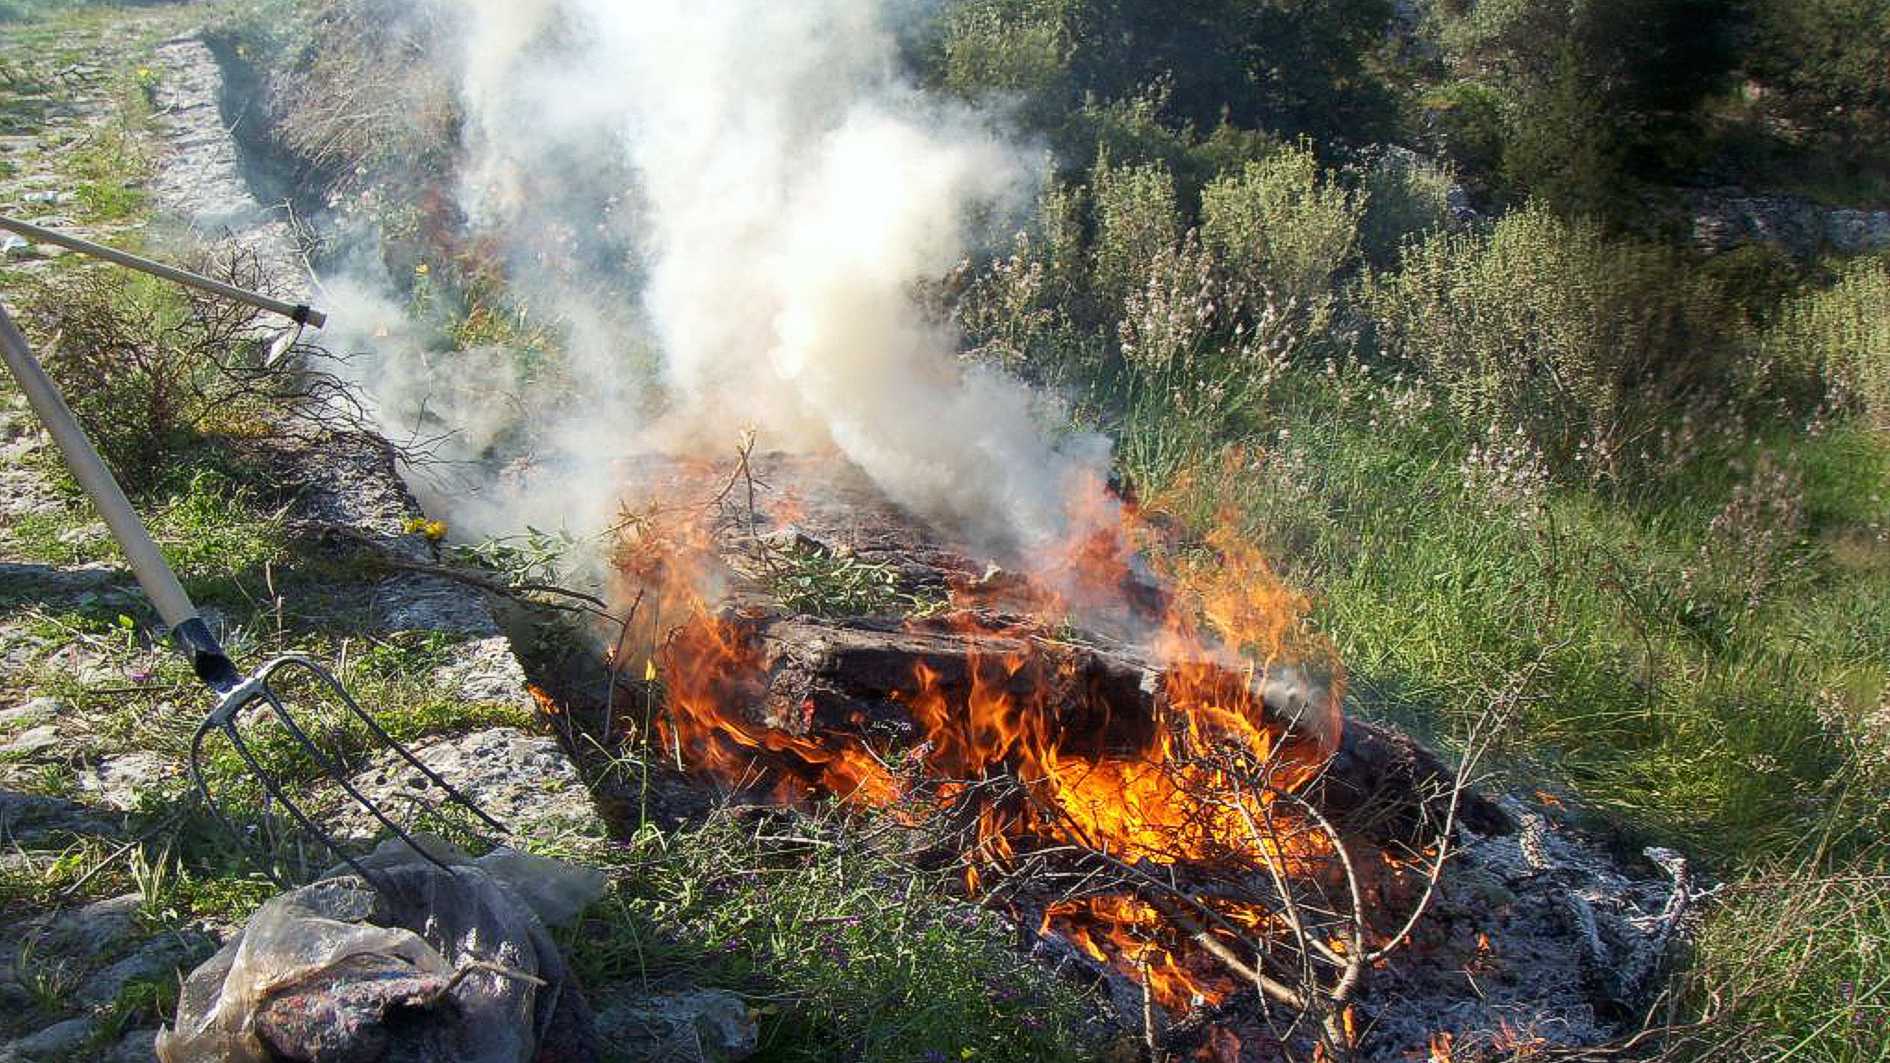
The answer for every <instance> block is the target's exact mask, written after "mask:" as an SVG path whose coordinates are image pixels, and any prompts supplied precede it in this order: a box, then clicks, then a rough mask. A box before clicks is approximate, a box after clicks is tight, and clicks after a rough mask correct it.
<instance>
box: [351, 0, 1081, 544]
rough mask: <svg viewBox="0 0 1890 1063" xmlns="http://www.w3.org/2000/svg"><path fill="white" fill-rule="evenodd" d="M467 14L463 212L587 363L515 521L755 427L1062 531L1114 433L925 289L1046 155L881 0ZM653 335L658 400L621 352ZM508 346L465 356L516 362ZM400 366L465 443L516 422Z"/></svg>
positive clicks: (1010, 537)
mask: <svg viewBox="0 0 1890 1063" xmlns="http://www.w3.org/2000/svg"><path fill="white" fill-rule="evenodd" d="M460 10H461V11H462V12H463V13H464V15H463V18H462V20H461V25H460V27H459V29H460V32H461V33H462V34H463V36H462V37H461V39H459V40H458V41H457V42H456V44H457V48H456V55H457V57H458V61H459V67H458V71H457V75H458V76H457V84H458V88H459V93H460V102H461V105H462V110H463V112H464V115H465V121H464V134H463V138H464V143H463V145H462V147H463V149H464V155H465V158H464V161H463V166H462V173H463V175H464V180H463V184H462V189H461V192H460V198H461V202H462V206H463V208H464V210H465V212H466V214H467V216H468V218H469V219H470V221H471V224H472V225H473V227H474V229H475V231H479V232H483V233H488V234H494V235H496V236H498V237H499V238H500V239H501V240H502V241H503V243H504V244H505V252H506V256H507V260H508V265H509V268H510V275H511V281H512V283H513V284H514V286H515V287H516V289H517V290H518V291H519V292H520V293H522V296H523V297H524V298H525V299H526V300H527V301H529V302H532V303H533V304H534V305H535V306H538V307H545V308H550V309H551V310H552V311H554V312H555V313H556V314H557V315H558V316H559V317H560V318H561V319H562V320H564V321H565V322H567V323H568V325H569V331H570V335H569V336H568V338H567V345H568V347H569V348H570V356H571V358H572V365H573V367H574V370H575V372H576V374H577V375H578V377H579V380H578V384H579V387H578V388H577V390H576V393H575V394H574V395H571V396H568V397H567V399H566V400H565V401H561V402H560V403H559V405H558V407H557V408H556V409H552V410H540V411H537V413H536V414H534V415H533V416H531V417H530V418H529V420H530V421H531V422H532V424H531V428H530V429H529V432H530V434H531V436H532V439H531V445H532V448H533V449H534V451H535V452H536V453H537V456H538V457H539V458H541V459H548V460H545V461H543V463H542V467H543V468H547V469H555V470H558V471H559V475H557V476H555V477H553V478H552V480H553V481H555V482H543V481H540V482H538V487H539V488H540V490H537V491H527V492H525V496H526V497H523V498H520V497H517V496H516V495H515V496H511V497H509V498H508V500H507V502H506V506H505V511H506V515H507V516H508V517H509V518H510V519H513V520H522V519H523V518H527V517H535V518H536V519H538V520H540V521H541V522H545V521H546V517H547V516H548V515H549V514H550V513H558V514H559V515H561V516H562V517H564V518H565V519H567V520H569V519H572V518H573V517H575V518H576V519H578V520H579V521H582V520H584V518H585V517H586V516H587V515H586V514H583V513H573V512H572V511H571V510H570V508H569V507H570V505H571V503H572V502H573V500H574V499H576V498H577V497H578V496H579V495H580V494H585V495H587V497H589V498H591V499H593V500H601V502H603V503H605V504H608V503H609V502H612V501H614V495H615V490H614V485H613V484H612V483H611V482H610V473H609V465H608V459H610V458H613V457H618V456H621V455H623V454H626V453H630V452H634V451H635V450H637V449H639V448H644V449H647V448H649V447H651V446H653V445H656V444H655V442H654V441H655V440H658V439H661V440H662V441H663V445H666V446H670V447H672V448H673V447H687V448H695V449H699V450H701V451H703V452H707V453H726V452H727V449H728V447H729V446H730V445H732V444H733V442H734V440H735V438H736V436H737V434H738V432H739V431H740V430H741V429H742V428H743V427H747V426H752V427H754V428H755V429H757V430H758V433H759V438H760V441H761V444H762V446H763V447H764V448H779V449H790V450H804V451H822V450H832V451H837V452H838V453H839V454H841V455H844V456H845V457H846V458H847V459H849V460H851V461H852V462H854V463H855V464H857V465H858V466H859V467H860V468H861V469H863V470H864V471H865V472H866V473H867V474H868V475H869V476H871V477H872V478H873V480H874V481H875V482H877V483H878V484H879V485H880V486H881V488H882V489H883V490H885V491H886V493H887V494H888V495H889V496H890V497H891V498H893V499H894V500H895V501H897V502H899V503H901V504H903V505H905V506H907V507H909V508H911V509H913V510H915V511H916V512H919V513H921V514H923V515H925V516H927V517H930V518H933V519H935V520H939V521H942V522H945V523H947V524H948V525H950V526H952V527H954V528H955V529H956V530H958V531H959V532H960V533H962V534H964V535H965V536H966V537H967V538H968V539H970V540H972V541H973V542H975V543H977V544H979V545H983V546H986V547H989V548H992V549H994V550H997V551H1000V552H1005V553H1014V552H1019V551H1027V550H1029V549H1030V548H1032V547H1034V546H1036V545H1038V544H1040V543H1041V542H1042V541H1043V540H1044V539H1046V538H1047V537H1051V536H1056V535H1059V534H1061V531H1062V529H1061V525H1062V523H1063V522H1064V502H1065V499H1066V498H1068V497H1069V496H1070V495H1071V492H1072V486H1073V484H1074V483H1076V482H1077V481H1078V479H1079V478H1093V477H1094V475H1095V472H1096V471H1097V470H1098V469H1100V467H1101V465H1102V462H1103V459H1104V458H1105V454H1104V451H1105V446H1104V444H1103V443H1102V442H1101V441H1100V440H1098V439H1093V438H1089V439H1078V440H1074V441H1069V442H1065V443H1064V444H1062V445H1060V446H1058V445H1053V444H1052V443H1051V442H1049V440H1048V439H1047V437H1046V435H1045V434H1044V432H1043V431H1042V430H1041V428H1040V427H1039V425H1038V424H1037V422H1036V421H1035V419H1034V418H1033V416H1032V402H1033V399H1032V396H1031V394H1030V393H1029V392H1028V391H1027V389H1025V388H1024V387H1022V386H1021V385H1019V384H1017V383H1016V382H1014V381H1011V380H1008V379H1005V378H1001V377H999V376H997V375H995V374H992V373H990V372H987V371H984V370H980V369H975V368H968V367H966V366H965V365H964V364H962V363H961V362H959V361H958V360H956V358H955V356H954V349H955V341H954V337H953V336H952V335H950V334H949V333H948V332H946V331H945V330H944V329H942V328H941V327H940V326H939V325H938V324H937V323H936V322H935V321H933V320H932V319H931V318H930V317H929V316H928V315H927V314H925V313H924V312H922V311H921V309H920V308H919V307H918V305H917V304H916V302H915V300H914V297H913V292H914V288H915V285H917V284H918V283H920V282H923V281H925V280H928V279H936V278H938V277H939V276H941V275H942V274H944V273H945V272H946V271H948V270H949V269H950V268H951V267H952V266H953V265H954V264H955V263H956V262H958V261H959V260H960V259H961V258H962V257H963V256H964V254H965V253H966V250H967V247H968V245H969V243H970V242H971V241H972V240H973V239H975V237H976V236H977V235H978V232H979V229H980V227H981V226H982V227H983V228H984V229H985V230H986V231H987V233H988V230H989V228H990V226H991V224H992V222H991V219H1000V220H1001V219H1004V218H1006V217H1008V216H1012V214H1013V212H1015V211H1016V210H1017V209H1019V208H1020V206H1021V205H1022V204H1023V203H1024V202H1025V201H1026V199H1027V198H1028V196H1029V194H1030V193H1031V192H1032V191H1033V190H1034V189H1035V187H1036V181H1037V174H1036V172H1035V171H1036V166H1035V165H1034V162H1033V158H1034V157H1033V153H1031V152H1030V151H1028V150H1026V149H1024V148H1023V147H1021V146H1019V145H1017V144H1015V143H1010V142H1007V141H1006V140H1005V139H1003V138H1002V137H1001V136H1000V135H998V134H996V133H995V132H993V126H992V124H991V123H990V122H989V121H987V120H985V119H984V118H983V117H981V116H980V115H978V114H975V113H972V112H971V111H969V110H968V109H966V108H964V107H962V106H959V105H955V104H950V103H947V102H944V101H941V100H938V99H936V98H931V97H928V96H926V95H924V94H922V93H921V92H919V91H918V90H917V89H916V88H915V87H914V86H912V85H911V84H910V83H909V82H908V81H906V80H905V79H904V78H903V77H902V75H901V72H900V69H899V55H898V44H897V41H896V39H895V37H894V33H893V31H894V29H895V27H894V26H893V25H892V24H891V16H890V13H889V9H888V8H887V6H886V5H885V4H884V3H881V2H877V0H792V2H782V0H693V2H680V0H661V2H651V3H637V4H628V3H623V2H621V0H469V2H467V3H466V4H464V6H463V7H462V8H461V9H460ZM382 331H386V330H385V329H383V330H382ZM382 338H383V340H385V339H386V337H382ZM646 348H653V349H654V351H655V352H656V354H657V356H658V358H659V359H660V364H661V373H662V375H663V378H664V382H665V384H666V388H665V390H666V392H667V394H668V397H669V404H668V407H667V410H666V412H665V414H664V416H663V417H662V418H661V420H660V422H653V421H652V420H651V419H650V418H648V417H647V416H645V414H644V411H645V410H647V408H648V404H647V402H646V399H647V396H644V395H642V394H639V393H638V392H637V389H638V384H637V381H638V380H639V377H638V375H637V374H636V373H634V372H631V371H630V370H629V369H628V368H627V364H626V363H627V362H628V360H629V359H630V357H631V356H632V355H631V352H633V351H636V350H640V349H646ZM499 360H500V359H481V360H476V361H473V362H466V361H455V362H453V363H452V364H453V366H454V371H455V372H462V373H463V372H465V371H467V369H468V368H472V369H473V370H474V371H475V372H478V373H485V372H492V373H496V374H498V376H499V377H500V378H501V379H502V378H503V377H504V375H505V373H506V370H504V369H502V368H500V367H498V366H497V365H496V364H491V363H494V362H496V361H499ZM385 379H386V384H385V385H384V386H385V387H386V388H387V389H388V390H390V391H392V392H395V393H396V396H395V398H394V399H393V401H392V403H391V405H395V406H398V405H402V404H405V405H407V406H409V407H411V406H413V405H414V404H415V403H416V402H417V401H418V396H421V395H425V396H427V399H428V401H429V402H430V403H431V404H432V405H431V408H430V412H431V413H432V414H433V415H434V416H435V417H444V418H447V419H449V420H450V419H451V418H452V417H453V416H466V417H468V418H469V420H470V421H471V422H476V423H468V424H467V425H465V426H464V427H465V429H466V431H467V432H468V433H469V435H468V438H469V439H471V440H474V441H485V440H489V439H491V438H493V437H494V436H495V435H496V434H497V433H498V431H499V430H498V429H497V427H495V423H494V417H495V415H496V414H498V413H500V412H502V411H500V410H497V409H495V408H493V407H492V406H491V404H485V405H484V406H482V405H481V404H480V403H478V402H471V403H461V404H454V403H452V402H451V401H450V395H451V393H452V391H453V390H454V389H453V388H452V387H451V386H443V382H442V381H440V380H438V379H434V378H429V377H428V376H426V375H425V374H422V375H421V377H420V378H419V379H417V380H416V379H415V378H414V375H413V374H411V373H405V374H389V375H388V376H387V377H386V378H385ZM467 406H470V407H472V408H471V409H463V407H467ZM604 512H605V506H604V505H598V506H594V508H593V511H592V514H590V515H591V516H600V515H601V514H603V513H604ZM481 523H484V524H486V525H488V526H489V525H490V524H491V523H492V521H491V520H489V519H488V520H484V521H482V522H481ZM551 523H555V521H551ZM487 530H491V529H490V528H489V527H488V529H487Z"/></svg>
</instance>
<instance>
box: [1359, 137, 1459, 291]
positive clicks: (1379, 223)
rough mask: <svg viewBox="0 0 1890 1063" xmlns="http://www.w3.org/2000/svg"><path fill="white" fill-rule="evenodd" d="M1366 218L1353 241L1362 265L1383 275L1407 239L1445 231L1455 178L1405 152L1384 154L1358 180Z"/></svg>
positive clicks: (1445, 169)
mask: <svg viewBox="0 0 1890 1063" xmlns="http://www.w3.org/2000/svg"><path fill="white" fill-rule="evenodd" d="M1358 179H1359V181H1358V183H1359V187H1360V190H1361V191H1360V194H1359V196H1358V197H1357V198H1358V199H1359V200H1361V201H1362V202H1363V205H1364V208H1365V213H1364V217H1363V218H1361V219H1360V220H1359V225H1358V241H1359V246H1360V249H1361V251H1362V252H1363V254H1364V256H1365V258H1366V261H1367V262H1368V263H1369V264H1370V265H1372V266H1374V267H1376V268H1378V269H1386V268H1390V267H1392V266H1396V265H1397V264H1398V256H1399V255H1400V254H1401V253H1402V252H1403V249H1404V245H1405V243H1406V242H1407V241H1408V240H1410V239H1411V238H1412V237H1422V236H1429V235H1431V234H1432V233H1436V232H1440V231H1442V230H1443V229H1446V228H1448V227H1449V226H1450V224H1451V221H1452V218H1453V212H1452V208H1451V203H1450V192H1451V189H1452V188H1453V187H1454V186H1455V185H1456V183H1457V178H1456V174H1455V173H1453V172H1452V171H1451V169H1450V167H1449V166H1448V165H1445V164H1442V163H1438V162H1433V161H1432V160H1430V159H1427V158H1424V157H1423V156H1421V155H1417V154H1414V153H1411V152H1408V151H1396V150H1392V151H1386V152H1384V153H1382V154H1380V155H1379V156H1378V157H1377V158H1376V159H1373V160H1372V161H1371V162H1370V163H1368V164H1367V165H1365V166H1364V167H1363V172H1362V173H1360V174H1359V175H1358Z"/></svg>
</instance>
